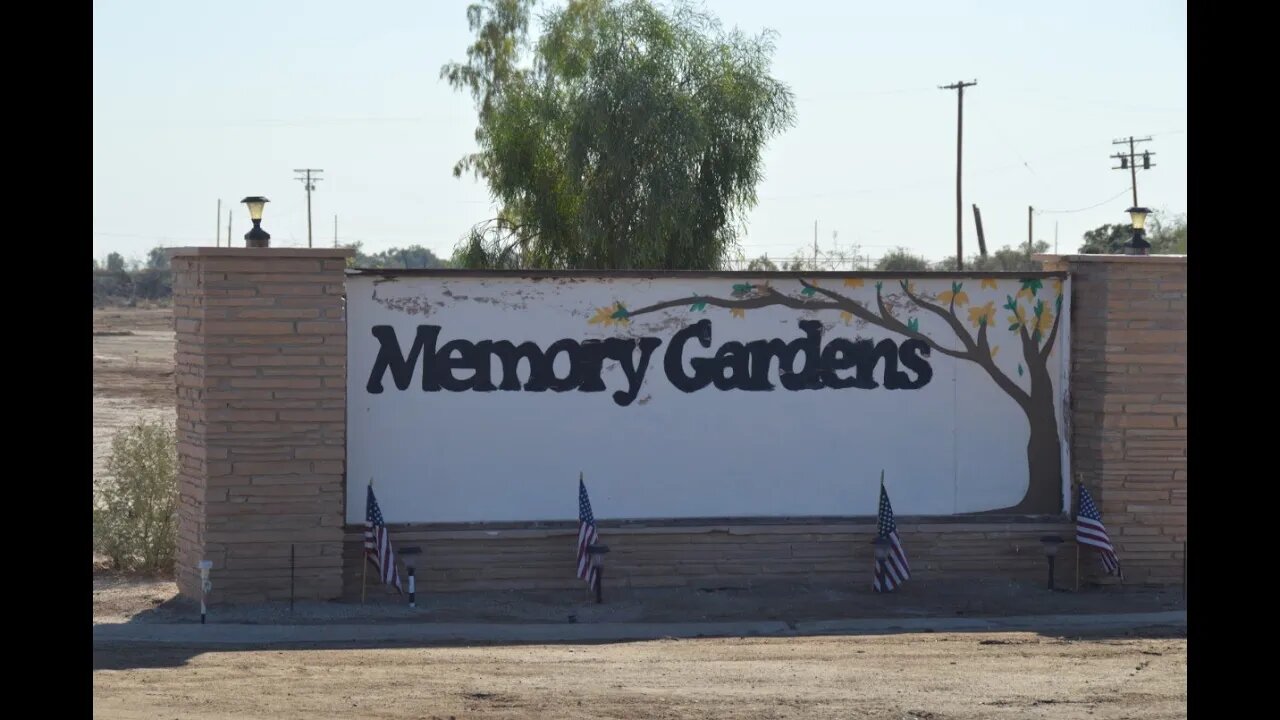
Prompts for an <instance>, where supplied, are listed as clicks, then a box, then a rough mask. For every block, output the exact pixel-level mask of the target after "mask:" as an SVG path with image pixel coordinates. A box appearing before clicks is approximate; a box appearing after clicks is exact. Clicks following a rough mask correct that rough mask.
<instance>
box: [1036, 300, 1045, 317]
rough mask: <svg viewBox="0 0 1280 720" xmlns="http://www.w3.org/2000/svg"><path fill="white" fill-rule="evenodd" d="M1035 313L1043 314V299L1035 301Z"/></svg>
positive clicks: (1037, 314)
mask: <svg viewBox="0 0 1280 720" xmlns="http://www.w3.org/2000/svg"><path fill="white" fill-rule="evenodd" d="M1035 313H1036V317H1040V316H1041V315H1043V314H1044V300H1037V301H1036V307H1035Z"/></svg>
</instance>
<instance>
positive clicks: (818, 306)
mask: <svg viewBox="0 0 1280 720" xmlns="http://www.w3.org/2000/svg"><path fill="white" fill-rule="evenodd" d="M697 303H706V304H707V305H714V306H715V307H722V308H729V309H735V308H741V309H743V310H752V309H755V308H763V307H769V306H771V305H783V306H785V307H789V308H794V309H796V310H838V309H841V306H840V305H838V304H836V303H824V302H817V301H814V300H804V299H801V298H796V297H791V296H789V295H783V294H782V293H780V292H778V291H776V290H774V289H772V288H769V289H768V290H766V291H765V292H764V293H762V294H760V295H756V296H755V297H749V298H742V299H741V300H725V299H722V298H717V297H703V296H701V295H694V296H691V297H687V298H680V299H678V300H668V301H666V302H660V303H656V304H654V305H649V306H647V307H642V308H640V309H639V310H628V311H627V317H629V318H631V317H635V316H636V315H644V314H647V313H651V312H657V311H659V310H666V309H667V308H673V307H680V306H681V305H694V304H697Z"/></svg>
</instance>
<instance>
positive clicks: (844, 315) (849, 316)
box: [840, 310, 853, 325]
mask: <svg viewBox="0 0 1280 720" xmlns="http://www.w3.org/2000/svg"><path fill="white" fill-rule="evenodd" d="M840 319H841V320H844V324H845V325H848V324H849V323H850V322H852V321H853V313H851V312H849V311H848V310H841V311H840Z"/></svg>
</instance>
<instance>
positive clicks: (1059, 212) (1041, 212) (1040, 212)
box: [1036, 188, 1130, 215]
mask: <svg viewBox="0 0 1280 720" xmlns="http://www.w3.org/2000/svg"><path fill="white" fill-rule="evenodd" d="M1129 190H1130V188H1125V189H1123V190H1121V191H1120V192H1118V193H1116V194H1115V195H1112V196H1111V197H1109V198H1107V199H1106V200H1103V201H1102V202H1100V203H1096V204H1093V205H1090V206H1089V207H1082V208H1077V209H1075V210H1037V211H1036V214H1037V215H1065V214H1070V213H1078V212H1084V211H1085V210H1092V209H1094V208H1097V207H1102V206H1103V205H1106V204H1107V203H1109V202H1111V201H1112V200H1115V199H1116V198H1118V197H1120V196H1121V195H1124V194H1125V193H1127V192H1129Z"/></svg>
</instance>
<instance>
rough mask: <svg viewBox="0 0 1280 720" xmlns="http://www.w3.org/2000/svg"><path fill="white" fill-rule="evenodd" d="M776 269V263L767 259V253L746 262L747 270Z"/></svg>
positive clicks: (768, 270)
mask: <svg viewBox="0 0 1280 720" xmlns="http://www.w3.org/2000/svg"><path fill="white" fill-rule="evenodd" d="M777 269H778V265H777V263H775V262H774V261H772V260H770V259H769V255H768V254H765V255H761V256H760V257H758V258H755V259H753V260H751V261H750V262H748V263H747V271H748V272H773V271H775V270H777Z"/></svg>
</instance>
